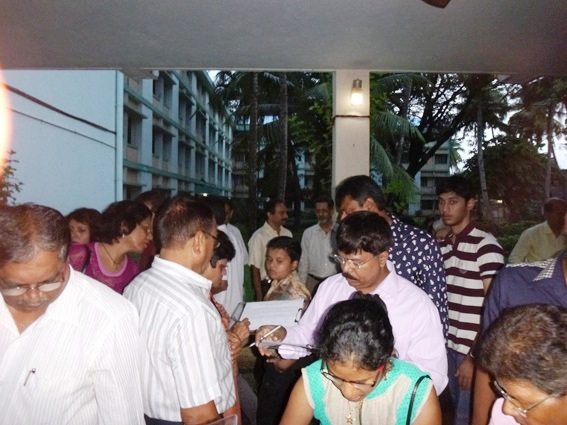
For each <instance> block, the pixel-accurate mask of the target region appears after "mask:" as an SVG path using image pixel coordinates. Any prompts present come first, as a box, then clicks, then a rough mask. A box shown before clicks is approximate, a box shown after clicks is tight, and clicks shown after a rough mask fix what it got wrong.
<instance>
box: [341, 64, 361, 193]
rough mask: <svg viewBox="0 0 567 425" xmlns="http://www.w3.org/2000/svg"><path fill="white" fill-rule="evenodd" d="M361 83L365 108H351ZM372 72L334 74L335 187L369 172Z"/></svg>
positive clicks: (353, 71) (343, 71)
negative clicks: (354, 91)
mask: <svg viewBox="0 0 567 425" xmlns="http://www.w3.org/2000/svg"><path fill="white" fill-rule="evenodd" d="M357 78H358V79H360V80H362V92H363V96H364V100H363V103H362V105H356V106H355V105H352V104H351V94H352V82H353V80H355V79H357ZM369 88H370V72H369V71H368V70H338V71H335V73H334V74H333V117H334V126H333V165H332V187H333V189H334V188H335V186H336V185H337V184H338V183H340V181H341V180H343V179H344V178H346V177H349V176H353V175H356V174H366V175H368V173H369V172H370V100H369V99H370V90H369Z"/></svg>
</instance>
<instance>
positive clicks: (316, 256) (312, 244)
mask: <svg viewBox="0 0 567 425" xmlns="http://www.w3.org/2000/svg"><path fill="white" fill-rule="evenodd" d="M314 204H315V214H316V215H317V221H318V222H317V224H315V225H313V226H311V227H308V228H307V229H305V231H304V232H303V236H302V237H301V260H300V261H299V270H298V273H299V279H300V280H301V281H302V282H303V283H305V285H306V286H307V288H308V289H309V291H311V293H313V292H314V289H315V287H316V286H317V285H318V284H319V283H320V282H322V281H323V280H325V279H326V278H327V277H329V276H331V275H333V274H336V273H337V272H338V270H337V264H336V263H335V262H334V261H333V260H332V259H331V257H330V256H331V254H332V253H333V249H334V244H335V226H334V223H333V207H334V205H335V203H334V202H333V200H332V199H331V198H329V197H320V198H317V199H316V200H315V202H314Z"/></svg>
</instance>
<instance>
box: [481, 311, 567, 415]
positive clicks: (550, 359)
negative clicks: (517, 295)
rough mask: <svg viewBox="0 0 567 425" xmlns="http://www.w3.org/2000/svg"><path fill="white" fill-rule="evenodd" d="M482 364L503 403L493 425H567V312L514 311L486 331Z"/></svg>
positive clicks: (498, 404) (498, 402) (495, 412)
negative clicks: (491, 378) (490, 376)
mask: <svg viewBox="0 0 567 425" xmlns="http://www.w3.org/2000/svg"><path fill="white" fill-rule="evenodd" d="M478 362H479V364H480V366H481V367H483V368H484V369H486V370H487V371H488V372H489V373H490V374H491V375H492V377H493V378H494V381H493V388H494V390H495V392H496V394H497V395H499V396H500V397H501V398H499V399H497V400H496V402H495V403H494V407H493V409H492V418H491V421H490V424H491V425H508V424H516V423H518V424H521V425H565V424H567V309H565V308H562V307H556V306H552V305H544V304H530V305H525V306H521V307H515V308H512V309H509V310H508V311H506V312H505V313H504V314H502V316H501V317H500V318H499V319H498V320H497V321H496V322H494V324H493V325H492V326H491V327H490V328H489V330H488V331H487V333H486V335H485V337H484V338H483V341H482V344H481V346H480V353H479V356H478Z"/></svg>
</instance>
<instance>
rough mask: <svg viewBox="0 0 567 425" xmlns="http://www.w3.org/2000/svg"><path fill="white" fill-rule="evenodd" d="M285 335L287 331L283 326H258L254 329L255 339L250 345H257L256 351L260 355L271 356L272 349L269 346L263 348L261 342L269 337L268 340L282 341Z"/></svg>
mask: <svg viewBox="0 0 567 425" xmlns="http://www.w3.org/2000/svg"><path fill="white" fill-rule="evenodd" d="M286 335H287V331H286V329H285V328H284V327H283V326H281V325H280V326H272V325H267V326H260V327H259V328H258V330H257V331H256V341H255V342H254V343H252V344H250V346H251V347H252V346H254V345H255V346H256V347H258V351H259V352H260V354H261V355H262V356H268V357H272V356H273V355H274V350H273V349H270V348H263V347H262V342H263V341H264V340H266V339H268V338H269V340H270V341H282V340H283V339H284V338H285V336H286Z"/></svg>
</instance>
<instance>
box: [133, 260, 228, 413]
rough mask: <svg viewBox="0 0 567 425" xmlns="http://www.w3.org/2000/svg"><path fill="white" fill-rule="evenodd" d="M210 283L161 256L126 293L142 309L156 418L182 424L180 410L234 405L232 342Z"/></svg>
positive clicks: (148, 396)
mask: <svg viewBox="0 0 567 425" xmlns="http://www.w3.org/2000/svg"><path fill="white" fill-rule="evenodd" d="M210 287H211V282H210V281H209V280H207V279H205V278H204V277H202V276H200V275H198V274H197V273H195V272H193V271H191V270H189V269H188V268H186V267H183V266H181V265H180V264H177V263H174V262H172V261H168V260H164V259H162V258H160V257H159V256H156V257H155V258H154V261H153V263H152V267H151V268H150V269H148V270H146V271H145V272H143V273H142V274H140V275H138V277H137V278H136V279H134V281H132V283H131V284H130V285H128V287H127V288H126V290H125V292H124V296H125V297H126V298H128V299H130V300H131V301H132V302H133V303H134V305H135V306H136V308H137V309H138V311H139V313H140V327H141V329H142V337H143V340H144V343H145V345H146V356H145V359H144V361H143V372H142V385H143V392H144V402H145V405H144V410H145V413H146V414H147V415H148V416H150V417H151V418H155V419H164V420H167V421H177V422H179V421H181V412H180V409H187V408H192V407H197V406H200V405H202V404H206V403H208V402H210V401H214V403H215V405H216V409H217V411H218V412H219V413H222V412H224V411H226V410H227V409H228V408H229V407H231V406H232V405H234V402H235V389H234V379H233V376H232V363H231V359H230V351H229V347H228V340H227V336H226V332H225V329H224V327H223V324H222V322H221V318H220V316H219V313H218V311H217V310H216V308H215V307H214V306H213V304H212V303H211V302H210V300H209V292H210Z"/></svg>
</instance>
